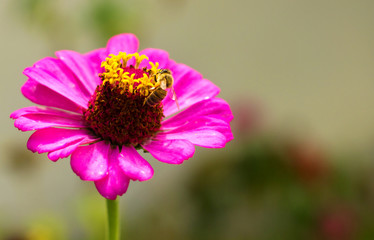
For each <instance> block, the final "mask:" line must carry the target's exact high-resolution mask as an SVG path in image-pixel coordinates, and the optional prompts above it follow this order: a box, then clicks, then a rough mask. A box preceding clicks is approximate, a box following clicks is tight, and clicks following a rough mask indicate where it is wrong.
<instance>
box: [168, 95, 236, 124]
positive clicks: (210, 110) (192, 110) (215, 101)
mask: <svg viewBox="0 0 374 240" xmlns="http://www.w3.org/2000/svg"><path fill="white" fill-rule="evenodd" d="M201 116H208V117H214V118H219V119H222V120H224V121H225V122H230V121H231V120H232V119H233V115H232V112H231V109H230V106H229V104H228V103H227V102H226V101H225V100H223V99H220V98H212V99H207V100H203V101H200V102H197V103H195V104H194V105H192V106H190V107H189V108H187V109H186V110H184V111H182V112H180V113H178V114H177V115H175V116H173V117H171V118H169V119H167V120H165V121H163V122H162V126H163V127H165V128H170V127H178V126H182V125H184V124H186V123H188V122H190V121H193V120H194V119H195V118H198V117H201Z"/></svg>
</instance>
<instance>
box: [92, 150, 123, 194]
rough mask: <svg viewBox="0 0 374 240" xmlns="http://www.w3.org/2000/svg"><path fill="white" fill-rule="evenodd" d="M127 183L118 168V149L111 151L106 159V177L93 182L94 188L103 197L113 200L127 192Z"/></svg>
mask: <svg viewBox="0 0 374 240" xmlns="http://www.w3.org/2000/svg"><path fill="white" fill-rule="evenodd" d="M129 183H130V178H129V177H128V176H126V175H125V173H124V172H123V171H122V168H121V167H120V166H119V152H118V148H116V149H113V150H112V152H111V154H110V155H109V158H108V170H107V175H106V176H105V177H104V178H102V179H100V180H97V181H95V185H96V188H97V190H98V191H99V193H100V194H101V195H102V196H103V197H105V198H107V199H111V200H114V199H116V198H117V196H122V195H123V194H124V193H125V192H126V191H127V188H128V186H129Z"/></svg>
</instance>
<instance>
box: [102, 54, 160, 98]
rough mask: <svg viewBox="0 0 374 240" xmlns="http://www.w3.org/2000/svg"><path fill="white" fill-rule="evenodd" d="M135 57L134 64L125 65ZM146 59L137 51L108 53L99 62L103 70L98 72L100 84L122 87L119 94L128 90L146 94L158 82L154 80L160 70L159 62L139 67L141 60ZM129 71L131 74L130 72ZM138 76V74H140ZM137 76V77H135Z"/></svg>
mask: <svg viewBox="0 0 374 240" xmlns="http://www.w3.org/2000/svg"><path fill="white" fill-rule="evenodd" d="M132 58H135V66H127V63H128V61H129V60H130V59H132ZM144 59H147V60H148V57H147V56H146V55H139V53H133V54H127V53H125V52H119V53H118V55H114V54H109V56H108V57H107V58H106V59H105V61H103V62H102V63H101V67H102V68H105V71H104V72H103V73H101V74H99V76H100V78H101V80H102V81H103V82H102V85H104V84H106V83H107V82H109V84H111V85H113V84H116V85H118V86H119V87H121V88H122V91H121V94H123V93H125V92H129V93H132V94H136V93H139V94H140V95H141V96H145V97H146V96H148V95H149V93H150V90H151V89H155V88H156V87H157V86H159V85H160V83H156V82H155V77H154V76H155V75H156V74H157V73H158V72H159V71H160V69H159V68H158V67H159V63H158V62H156V63H153V62H149V64H150V65H151V69H146V68H143V69H139V65H140V64H141V62H142V61H143V60H144ZM130 73H131V74H130ZM142 73H143V76H142V77H139V74H142ZM136 76H138V77H136Z"/></svg>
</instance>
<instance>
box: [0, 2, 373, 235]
mask: <svg viewBox="0 0 374 240" xmlns="http://www.w3.org/2000/svg"><path fill="white" fill-rule="evenodd" d="M373 10H374V1H371V0H357V1H352V0H351V1H349V0H323V1H322V0H316V1H304V0H301V1H300V0H299V1H296V0H284V1H276V0H264V1H251V0H249V1H245V0H232V1H221V0H217V1H201V0H200V1H198V0H190V1H188V0H153V1H145V0H138V1H135V0H129V1H120V0H110V1H109V0H106V1H104V0H93V1H88V0H58V1H49V0H17V1H15V0H13V1H11V0H0V19H1V20H0V29H1V39H0V41H1V42H0V43H1V44H0V49H1V52H2V54H1V58H0V63H1V64H0V65H1V67H0V69H1V72H2V74H1V75H2V78H1V80H0V81H1V87H0V106H1V112H2V113H3V114H1V116H0V117H1V118H0V121H1V122H0V123H1V125H0V126H1V135H0V159H1V164H0V189H1V194H0V239H6V240H19V239H21V240H22V239H26V240H49V239H57V240H58V239H92V240H95V239H103V238H104V232H105V229H104V228H105V208H104V207H105V205H104V201H103V199H102V198H101V196H100V195H99V194H98V193H97V192H96V190H95V187H94V185H93V184H92V183H89V182H82V181H81V180H79V178H78V177H77V176H76V175H75V174H74V173H73V172H72V171H71V169H70V164H69V160H68V159H62V160H60V161H58V162H57V163H52V162H51V161H49V160H48V159H47V158H46V156H45V154H43V155H38V154H32V153H31V152H29V151H28V150H27V149H26V142H27V137H28V136H29V135H30V133H21V132H20V131H18V130H16V129H15V128H14V127H13V126H12V125H13V121H12V120H11V119H9V115H10V113H11V112H12V111H14V110H16V109H19V108H22V107H25V106H30V105H32V104H31V103H30V102H29V101H27V100H26V99H24V98H23V97H22V95H21V93H20V91H19V89H20V87H21V86H22V84H23V83H24V82H25V81H26V77H25V76H23V75H22V71H23V69H24V68H26V67H27V66H30V65H32V64H33V63H34V62H35V61H37V60H39V59H41V58H43V57H45V56H53V54H54V52H55V51H57V50H61V49H71V50H75V51H79V52H82V53H83V52H88V51H90V50H92V49H95V48H100V47H104V46H105V43H106V41H107V39H108V38H109V37H110V36H112V35H114V34H117V33H122V32H133V33H135V34H136V35H137V36H138V38H139V40H140V48H141V49H142V48H147V47H154V48H162V49H165V50H167V51H168V52H169V54H170V56H171V58H173V59H174V60H176V61H177V62H183V63H185V64H187V65H190V66H191V67H193V68H195V69H197V70H198V71H200V72H201V73H202V74H203V75H204V77H206V78H208V79H210V80H211V81H213V82H214V83H215V84H216V85H218V86H219V87H220V88H221V90H222V91H221V93H220V97H222V98H224V99H226V100H227V101H228V102H229V103H230V104H231V106H232V110H233V112H234V116H235V119H234V121H233V123H232V127H233V131H234V136H235V139H234V140H233V141H232V142H230V143H229V144H228V145H227V147H226V148H224V149H214V150H210V149H202V148H198V149H197V151H196V153H195V156H194V157H193V158H192V159H191V160H188V161H186V162H184V163H183V164H182V165H180V166H173V165H166V164H162V163H159V162H157V161H156V160H154V159H152V158H150V157H149V156H146V157H147V159H149V161H150V162H151V164H152V166H153V167H154V169H155V175H154V177H153V178H152V179H151V180H150V181H147V182H142V183H139V182H132V183H131V184H130V187H129V190H128V192H127V193H126V194H125V195H124V196H123V197H122V198H121V214H122V219H123V221H122V223H123V227H122V229H123V236H124V238H125V239H150V238H152V239H181V240H184V239H186V240H187V239H198V240H199V239H215V240H221V239H222V240H223V239H238V240H246V239H256V240H270V239H271V240H274V239H275V240H277V239H328V240H335V239H339V240H341V239H342V240H345V239H347V240H348V239H368V240H369V239H374V177H373V176H374V175H373V172H374V162H373V154H374V151H373V150H374V148H373V147H374V110H373V106H374V104H373V102H374V94H373V93H374V67H373V63H374V28H373V26H374V14H373Z"/></svg>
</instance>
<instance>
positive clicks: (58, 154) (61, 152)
mask: <svg viewBox="0 0 374 240" xmlns="http://www.w3.org/2000/svg"><path fill="white" fill-rule="evenodd" d="M85 143H86V140H85V139H82V140H78V141H77V142H75V143H72V144H71V145H68V146H67V147H65V148H61V149H58V150H56V151H52V152H49V153H48V158H49V159H51V160H52V161H54V162H56V161H57V160H58V159H60V158H66V157H68V156H70V155H71V154H72V153H73V152H74V151H75V149H76V148H77V147H78V146H80V145H83V144H85Z"/></svg>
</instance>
